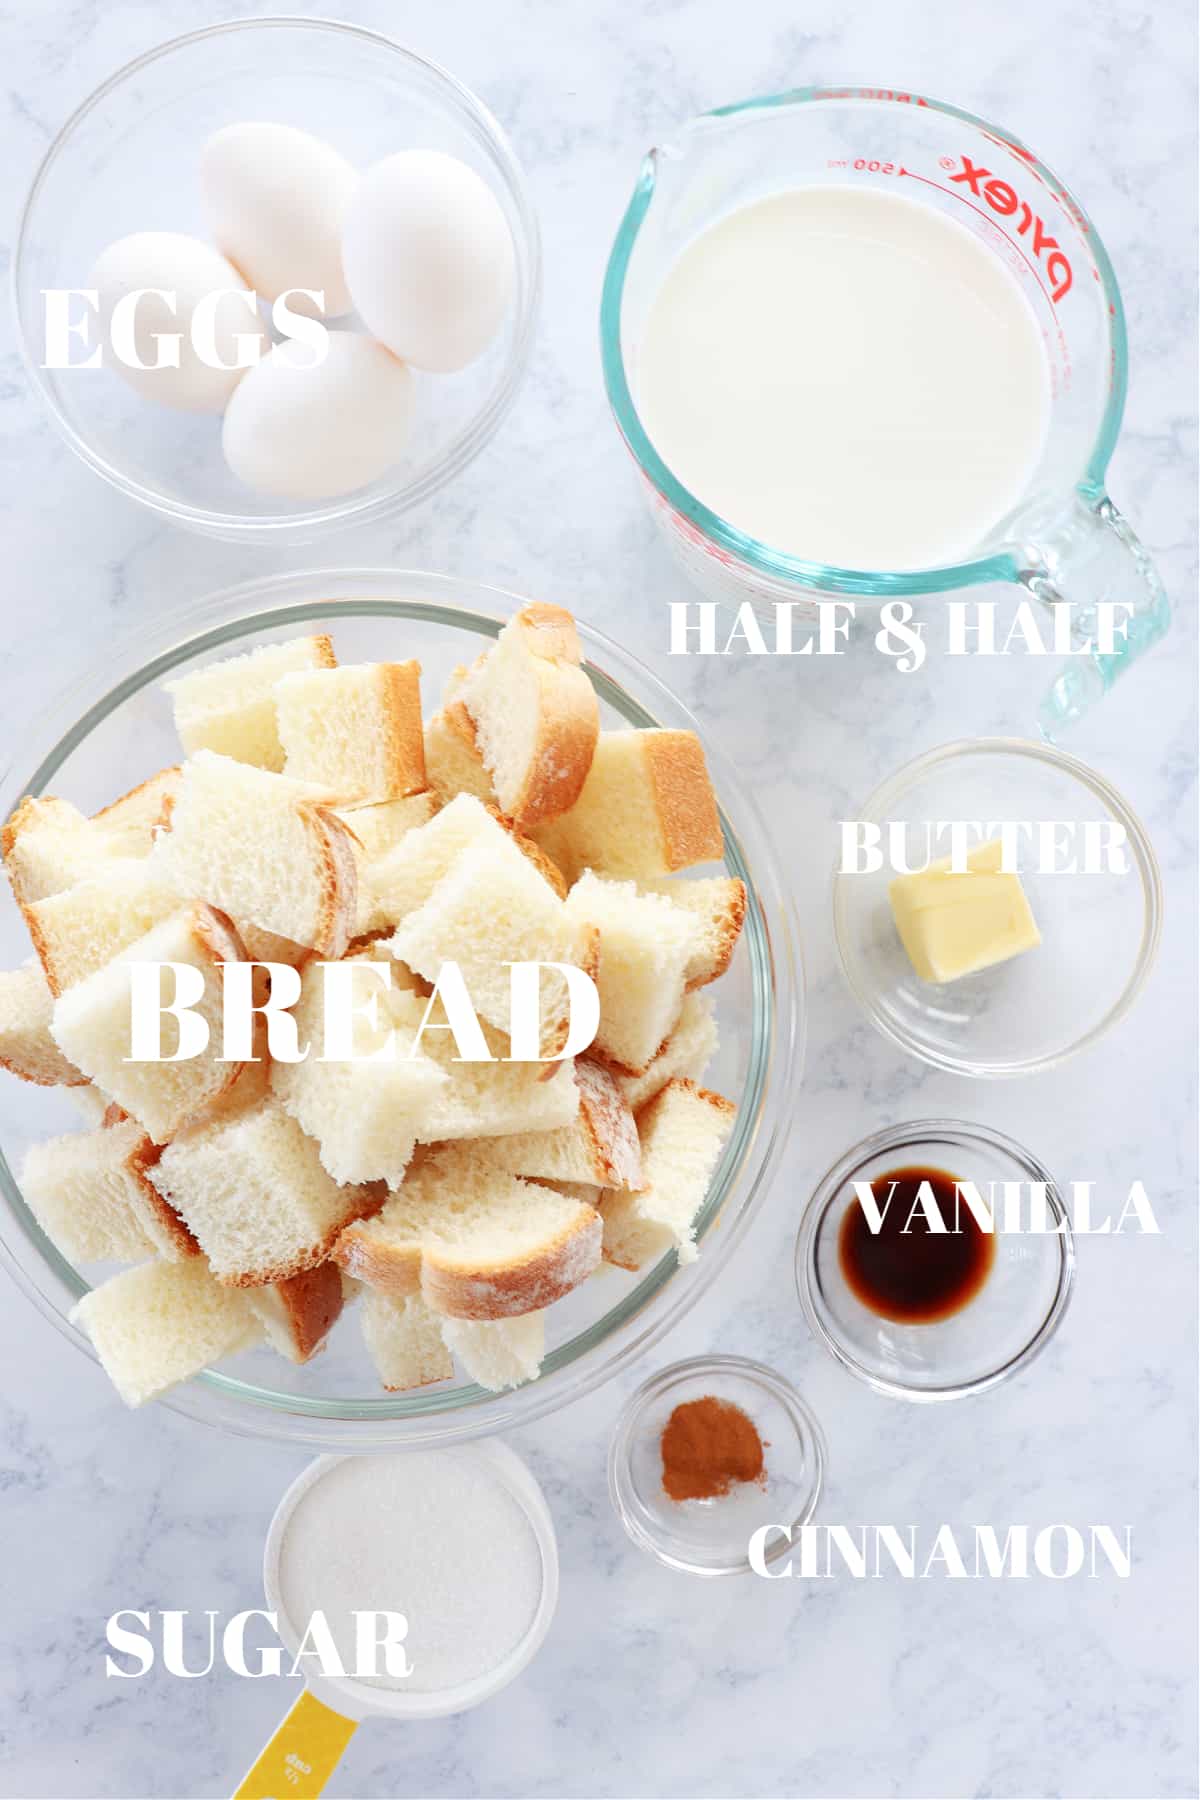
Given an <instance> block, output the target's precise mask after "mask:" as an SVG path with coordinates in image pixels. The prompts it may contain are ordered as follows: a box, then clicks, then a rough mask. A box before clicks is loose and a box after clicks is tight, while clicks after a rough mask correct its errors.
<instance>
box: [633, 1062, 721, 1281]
mask: <svg viewBox="0 0 1200 1800" xmlns="http://www.w3.org/2000/svg"><path fill="white" fill-rule="evenodd" d="M736 1112H737V1108H736V1107H735V1106H734V1104H733V1102H732V1101H731V1100H726V1099H725V1098H724V1097H723V1096H722V1095H721V1094H713V1093H710V1092H709V1090H708V1089H707V1088H701V1087H697V1086H696V1084H695V1082H694V1081H682V1080H678V1079H676V1080H673V1081H669V1082H668V1083H667V1085H666V1087H665V1088H663V1089H662V1091H661V1092H660V1093H659V1094H657V1095H656V1096H655V1098H654V1099H653V1100H651V1102H650V1104H649V1105H648V1106H647V1107H645V1108H644V1110H643V1111H642V1112H641V1113H640V1114H639V1115H638V1133H639V1135H640V1137H641V1144H642V1168H643V1171H644V1174H645V1185H644V1187H643V1188H642V1189H641V1191H640V1193H636V1194H635V1193H630V1192H628V1191H627V1190H609V1191H608V1192H606V1193H604V1194H603V1195H601V1198H600V1214H601V1217H602V1218H603V1220H604V1256H605V1260H606V1261H608V1262H611V1263H616V1264H617V1266H618V1267H619V1268H622V1269H641V1268H644V1267H645V1265H646V1264H647V1263H648V1262H651V1261H654V1260H656V1259H657V1258H658V1257H660V1256H662V1255H663V1254H664V1252H665V1251H667V1250H670V1249H672V1248H674V1249H675V1250H677V1251H678V1253H679V1260H680V1262H681V1263H687V1262H693V1261H694V1260H695V1258H696V1240H695V1222H696V1215H697V1213H698V1212H699V1211H700V1208H701V1207H702V1206H703V1205H704V1202H705V1200H706V1199H707V1198H708V1190H709V1187H710V1185H711V1183H712V1178H713V1175H714V1173H715V1172H716V1167H717V1163H718V1162H719V1161H720V1157H721V1152H722V1150H723V1149H724V1148H725V1142H726V1139H727V1138H728V1136H729V1133H730V1131H731V1130H732V1129H733V1120H734V1116H735V1114H736Z"/></svg>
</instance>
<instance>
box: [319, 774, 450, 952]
mask: <svg viewBox="0 0 1200 1800" xmlns="http://www.w3.org/2000/svg"><path fill="white" fill-rule="evenodd" d="M437 804H438V803H437V800H436V798H435V796H434V795H433V794H432V793H430V792H429V790H428V789H426V790H425V791H424V792H423V793H419V794H408V795H406V796H405V797H404V798H403V799H400V800H384V801H381V802H379V803H378V804H376V805H371V806H355V807H341V808H339V809H338V818H339V819H341V821H342V823H343V825H345V826H346V828H347V830H348V831H349V832H350V834H351V836H352V837H353V839H354V847H355V856H356V859H357V863H358V909H357V912H356V914H355V920H354V935H355V937H364V936H366V935H367V934H369V933H370V932H374V931H385V930H386V929H387V928H388V926H389V925H392V924H394V923H395V920H394V919H392V918H391V917H390V915H389V913H388V912H387V911H386V910H385V908H384V907H383V905H382V904H381V902H380V900H379V898H378V896H377V894H376V892H375V882H374V871H375V865H376V864H377V863H378V862H379V861H380V859H381V858H383V857H386V856H387V855H388V853H389V852H390V851H392V850H394V849H395V848H396V845H397V844H398V843H399V842H400V840H401V839H402V838H404V837H407V835H408V833H409V832H410V831H416V830H418V829H419V828H420V827H421V826H422V825H428V823H429V821H430V820H431V819H432V818H433V815H434V813H435V812H436V811H437Z"/></svg>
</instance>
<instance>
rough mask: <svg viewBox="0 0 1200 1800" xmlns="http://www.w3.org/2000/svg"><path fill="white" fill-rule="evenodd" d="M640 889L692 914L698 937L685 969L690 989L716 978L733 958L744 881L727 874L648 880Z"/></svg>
mask: <svg viewBox="0 0 1200 1800" xmlns="http://www.w3.org/2000/svg"><path fill="white" fill-rule="evenodd" d="M643 891H644V892H646V893H650V894H661V895H662V896H663V898H664V899H666V900H670V901H671V903H672V904H673V905H675V906H682V907H683V908H684V910H685V911H687V912H690V913H692V914H694V915H695V918H696V920H697V922H698V923H699V925H700V932H701V935H700V939H699V941H698V943H697V945H696V948H695V950H694V951H693V953H692V957H691V960H690V962H689V963H688V966H687V970H686V972H685V980H686V983H687V986H688V988H689V990H690V989H692V988H699V987H707V986H708V984H709V982H712V981H717V980H719V978H720V977H721V976H722V975H723V974H724V973H725V971H726V969H727V968H728V967H729V965H730V963H731V962H732V961H733V953H734V951H735V950H736V949H737V941H738V938H739V937H740V936H741V933H742V925H743V923H744V921H745V917H746V884H745V882H744V881H738V880H736V879H735V878H734V877H733V876H730V875H714V876H712V877H711V878H710V879H708V880H704V879H694V880H691V881H688V880H684V881H650V882H646V883H644V884H643Z"/></svg>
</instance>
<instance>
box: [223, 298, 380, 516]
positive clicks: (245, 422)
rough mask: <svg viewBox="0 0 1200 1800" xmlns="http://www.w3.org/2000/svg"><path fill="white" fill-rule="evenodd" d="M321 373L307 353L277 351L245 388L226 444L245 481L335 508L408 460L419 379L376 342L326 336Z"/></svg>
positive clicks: (230, 415)
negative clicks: (342, 497)
mask: <svg viewBox="0 0 1200 1800" xmlns="http://www.w3.org/2000/svg"><path fill="white" fill-rule="evenodd" d="M328 341H329V348H328V351H327V353H326V355H325V357H324V360H323V361H321V362H319V363H317V364H316V365H315V367H310V368H303V367H294V366H293V359H294V360H295V362H305V361H307V360H308V357H309V354H310V353H309V351H308V350H307V349H306V348H303V347H300V346H297V345H292V344H289V343H284V344H277V345H276V346H275V348H274V349H273V350H272V351H271V353H270V354H269V355H268V356H264V357H263V359H262V361H261V362H260V363H259V364H258V365H257V367H255V368H253V369H251V371H250V373H249V374H248V375H247V377H246V379H245V380H244V381H243V382H242V384H241V386H240V387H239V388H238V390H237V392H236V393H235V394H234V396H233V399H232V400H231V401H230V403H229V409H228V411H227V412H226V414H225V423H224V427H223V429H222V436H221V443H222V446H223V448H224V451H225V460H226V462H227V463H228V464H229V467H230V468H231V469H232V470H233V472H234V474H235V475H236V476H237V477H238V478H239V480H241V481H244V482H245V483H246V484H247V486H248V487H252V488H257V489H258V490H259V492H260V493H264V494H277V495H280V496H281V497H282V498H284V499H286V500H333V499H336V498H337V497H338V495H340V494H349V493H353V491H354V490H355V488H361V487H366V486H367V485H368V483H370V482H372V481H375V480H376V479H377V478H378V477H379V476H380V475H382V474H384V473H385V472H386V470H388V469H389V468H391V466H392V464H393V463H395V462H396V461H397V460H398V458H399V457H400V455H401V453H402V451H403V449H404V445H405V442H406V440H407V438H408V433H409V427H410V425H411V423H412V410H413V379H412V376H411V374H410V373H409V371H408V370H407V369H406V368H405V366H404V364H403V363H402V362H398V361H397V360H396V358H395V357H394V356H393V355H392V354H391V352H390V351H388V350H385V349H384V347H383V345H382V344H377V343H376V342H375V340H374V338H369V337H361V336H358V335H357V334H354V333H351V332H345V331H331V332H329V333H328Z"/></svg>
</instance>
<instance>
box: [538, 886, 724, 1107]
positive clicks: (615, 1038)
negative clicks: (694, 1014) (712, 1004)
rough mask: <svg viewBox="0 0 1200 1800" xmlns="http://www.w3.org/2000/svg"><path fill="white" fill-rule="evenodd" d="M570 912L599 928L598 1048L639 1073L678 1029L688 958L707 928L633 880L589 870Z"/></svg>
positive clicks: (575, 892) (629, 1072)
mask: <svg viewBox="0 0 1200 1800" xmlns="http://www.w3.org/2000/svg"><path fill="white" fill-rule="evenodd" d="M566 907H567V911H568V912H569V913H570V915H571V917H572V918H573V919H575V920H576V921H577V922H578V923H579V924H580V925H588V926H591V927H592V928H593V929H595V930H596V931H597V932H598V933H599V964H598V970H597V975H596V985H597V987H598V988H599V990H600V1026H599V1029H598V1031H597V1033H596V1050H597V1052H598V1053H599V1055H600V1056H602V1057H603V1058H604V1060H605V1061H607V1062H609V1063H611V1064H612V1065H613V1066H614V1068H615V1069H617V1070H618V1071H619V1072H621V1073H623V1074H626V1075H640V1074H641V1073H642V1072H643V1071H644V1070H645V1069H647V1068H648V1067H649V1066H650V1064H651V1063H652V1062H653V1060H654V1058H655V1057H656V1056H657V1055H658V1052H659V1050H660V1049H661V1048H662V1046H663V1044H664V1043H665V1042H666V1040H667V1038H668V1037H669V1036H670V1035H671V1032H672V1031H673V1030H674V1029H675V1024H676V1021H677V1020H678V1018H679V1014H680V1012H681V1010H682V1007H683V996H684V987H685V982H686V977H687V969H688V965H689V963H690V962H691V959H692V957H693V955H694V954H695V951H696V949H697V946H698V944H699V942H700V937H701V928H700V925H699V923H698V921H697V920H696V918H695V917H694V916H693V915H692V914H691V913H688V912H685V911H684V910H683V909H682V908H681V907H678V906H675V905H673V904H672V902H671V901H670V900H665V899H663V898H662V897H661V896H660V895H658V894H639V893H638V891H637V888H636V887H635V886H634V884H633V882H631V881H607V880H604V879H602V878H601V877H600V876H598V875H593V874H591V873H590V872H589V873H588V874H586V875H583V876H581V877H580V879H579V880H578V881H577V882H576V883H575V886H574V887H573V888H572V889H571V891H570V893H569V894H568V895H567V900H566Z"/></svg>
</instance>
